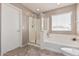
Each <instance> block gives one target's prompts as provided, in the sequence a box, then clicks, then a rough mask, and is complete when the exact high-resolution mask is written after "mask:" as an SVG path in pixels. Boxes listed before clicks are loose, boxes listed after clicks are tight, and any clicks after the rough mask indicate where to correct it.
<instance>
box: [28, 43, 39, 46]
mask: <svg viewBox="0 0 79 59" xmlns="http://www.w3.org/2000/svg"><path fill="white" fill-rule="evenodd" d="M28 45H32V46H35V47H40V45H38V44H34V43H30V42H29V43H28Z"/></svg>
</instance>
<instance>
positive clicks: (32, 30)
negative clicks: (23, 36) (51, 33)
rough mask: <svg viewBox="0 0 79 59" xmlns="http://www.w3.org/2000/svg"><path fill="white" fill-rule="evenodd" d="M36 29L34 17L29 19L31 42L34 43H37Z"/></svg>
mask: <svg viewBox="0 0 79 59" xmlns="http://www.w3.org/2000/svg"><path fill="white" fill-rule="evenodd" d="M35 29H36V27H35V19H34V18H33V17H29V42H30V43H34V44H35V41H36V30H35Z"/></svg>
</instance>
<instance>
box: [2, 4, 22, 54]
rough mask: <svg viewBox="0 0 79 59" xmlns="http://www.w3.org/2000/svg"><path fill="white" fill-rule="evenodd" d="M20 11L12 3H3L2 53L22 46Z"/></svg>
mask: <svg viewBox="0 0 79 59" xmlns="http://www.w3.org/2000/svg"><path fill="white" fill-rule="evenodd" d="M20 12H21V10H20V9H19V8H17V7H15V6H13V5H11V4H2V15H1V17H2V18H1V53H2V54H3V53H6V52H7V51H10V50H12V49H15V48H17V47H19V46H20V44H21V39H20Z"/></svg>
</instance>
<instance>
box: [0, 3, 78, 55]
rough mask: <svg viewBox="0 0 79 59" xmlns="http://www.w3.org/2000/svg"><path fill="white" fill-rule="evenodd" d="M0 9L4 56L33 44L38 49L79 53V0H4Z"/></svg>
mask: <svg viewBox="0 0 79 59" xmlns="http://www.w3.org/2000/svg"><path fill="white" fill-rule="evenodd" d="M51 5H52V6H51ZM46 6H47V7H46ZM50 6H51V7H50ZM0 10H1V11H0V23H1V25H0V28H1V30H0V31H1V32H0V36H1V38H0V52H1V55H4V54H5V55H7V54H9V55H10V53H7V52H11V51H13V50H16V51H17V50H18V49H20V48H23V47H26V48H27V49H28V45H31V46H34V47H38V50H39V49H46V50H49V51H54V52H56V53H60V55H62V54H63V55H65V56H79V16H78V15H79V4H78V3H60V4H57V3H7V4H5V3H1V4H0ZM13 16H14V17H13ZM14 19H15V20H14ZM12 31H14V32H12ZM15 31H16V32H15ZM19 47H20V48H19ZM17 48H18V49H17ZM18 51H19V50H18ZM22 52H23V53H24V54H26V53H25V52H24V51H23V50H22ZM32 52H35V50H34V51H33V50H32ZM6 53H7V54H6ZM17 53H20V52H17ZM36 53H37V51H36ZM61 53H62V54H61ZM11 54H12V55H13V56H16V55H17V54H15V52H14V53H12V52H11ZM37 54H38V53H37ZM41 54H42V52H41ZM35 55H36V54H35ZM63 55H62V56H63Z"/></svg>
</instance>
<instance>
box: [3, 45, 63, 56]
mask: <svg viewBox="0 0 79 59" xmlns="http://www.w3.org/2000/svg"><path fill="white" fill-rule="evenodd" d="M4 56H64V55H63V54H62V53H57V52H53V51H49V50H46V49H40V48H37V47H34V46H26V47H23V48H17V49H14V50H12V51H9V52H7V53H5V54H4Z"/></svg>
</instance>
